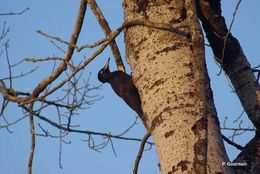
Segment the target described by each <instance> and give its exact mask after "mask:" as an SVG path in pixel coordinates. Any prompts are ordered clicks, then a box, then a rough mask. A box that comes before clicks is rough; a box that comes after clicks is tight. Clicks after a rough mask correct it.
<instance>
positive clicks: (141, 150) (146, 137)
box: [133, 130, 151, 174]
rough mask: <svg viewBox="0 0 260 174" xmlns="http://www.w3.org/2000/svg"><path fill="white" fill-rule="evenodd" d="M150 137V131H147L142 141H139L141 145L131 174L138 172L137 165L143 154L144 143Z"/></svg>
mask: <svg viewBox="0 0 260 174" xmlns="http://www.w3.org/2000/svg"><path fill="white" fill-rule="evenodd" d="M150 136H151V131H149V130H148V131H147V132H146V134H145V135H144V137H143V139H142V141H141V144H140V147H139V151H138V154H137V157H136V159H135V165H134V169H133V174H137V172H138V166H139V163H140V160H141V158H142V154H143V151H144V146H145V144H146V141H147V140H148V138H149V137H150Z"/></svg>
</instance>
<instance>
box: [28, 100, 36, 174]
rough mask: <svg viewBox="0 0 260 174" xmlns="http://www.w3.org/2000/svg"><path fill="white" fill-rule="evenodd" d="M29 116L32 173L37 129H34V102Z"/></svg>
mask: <svg viewBox="0 0 260 174" xmlns="http://www.w3.org/2000/svg"><path fill="white" fill-rule="evenodd" d="M29 114H30V115H29V117H30V131H31V148H30V155H29V162H28V174H32V165H33V157H34V150H35V129H34V119H33V118H34V114H33V103H31V104H30V107H29Z"/></svg>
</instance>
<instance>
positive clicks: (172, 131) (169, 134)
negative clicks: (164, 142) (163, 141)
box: [164, 130, 175, 138]
mask: <svg viewBox="0 0 260 174" xmlns="http://www.w3.org/2000/svg"><path fill="white" fill-rule="evenodd" d="M174 132H175V131H174V130H171V131H169V132H166V133H165V134H164V137H165V138H168V137H170V136H172V135H173V134H174Z"/></svg>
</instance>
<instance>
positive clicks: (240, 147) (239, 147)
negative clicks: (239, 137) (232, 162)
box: [221, 135, 244, 150]
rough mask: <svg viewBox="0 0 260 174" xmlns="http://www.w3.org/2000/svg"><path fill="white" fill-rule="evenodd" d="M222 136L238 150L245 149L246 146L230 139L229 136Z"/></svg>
mask: <svg viewBox="0 0 260 174" xmlns="http://www.w3.org/2000/svg"><path fill="white" fill-rule="evenodd" d="M221 136H222V138H223V139H224V140H225V141H226V142H227V143H228V144H230V145H232V146H234V147H235V148H237V149H238V150H243V148H244V147H242V146H241V145H239V144H237V143H235V142H233V141H231V140H230V139H228V138H227V137H225V136H224V135H221Z"/></svg>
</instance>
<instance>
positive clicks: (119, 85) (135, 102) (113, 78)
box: [98, 58, 143, 117]
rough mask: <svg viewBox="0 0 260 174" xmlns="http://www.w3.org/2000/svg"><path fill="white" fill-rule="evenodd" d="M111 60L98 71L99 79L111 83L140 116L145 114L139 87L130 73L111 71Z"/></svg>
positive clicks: (115, 90)
mask: <svg viewBox="0 0 260 174" xmlns="http://www.w3.org/2000/svg"><path fill="white" fill-rule="evenodd" d="M109 60H110V58H109V59H108V61H107V63H106V65H105V66H104V67H103V68H102V69H101V70H100V71H99V72H98V80H99V81H100V82H102V83H106V82H108V83H110V85H111V87H112V88H113V90H114V92H115V93H116V94H117V95H118V96H119V97H121V98H122V99H123V100H124V101H125V102H126V104H127V105H128V106H130V107H131V108H132V109H133V110H134V111H135V112H136V113H137V114H138V115H139V116H140V117H142V116H143V110H142V108H141V100H140V96H139V93H138V91H137V88H136V87H135V85H134V83H133V81H132V78H131V76H130V75H128V74H126V73H124V72H122V71H114V72H110V70H109Z"/></svg>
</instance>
